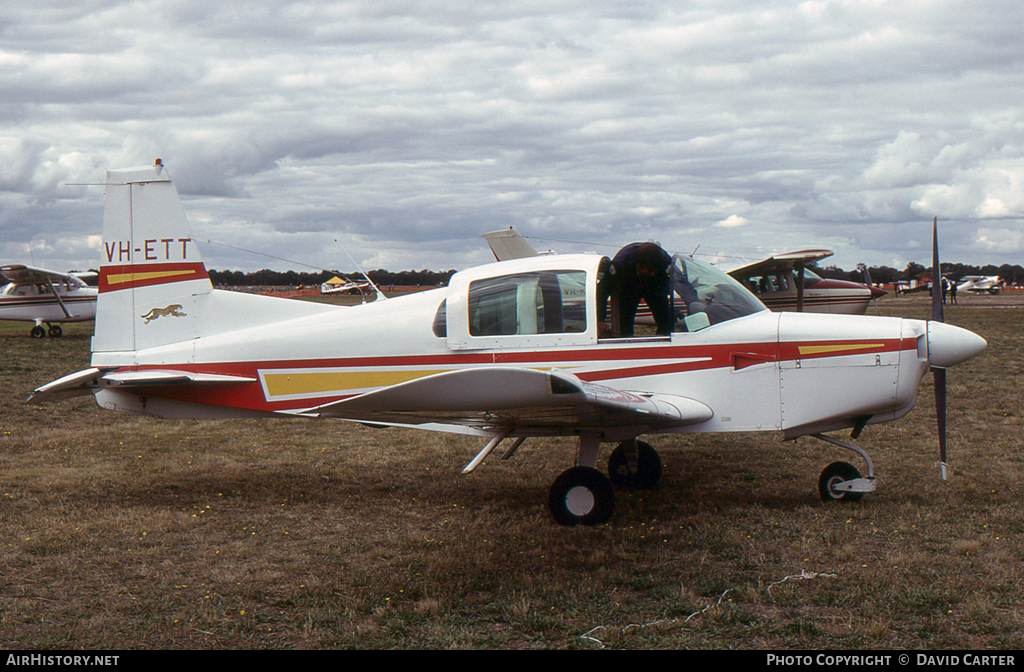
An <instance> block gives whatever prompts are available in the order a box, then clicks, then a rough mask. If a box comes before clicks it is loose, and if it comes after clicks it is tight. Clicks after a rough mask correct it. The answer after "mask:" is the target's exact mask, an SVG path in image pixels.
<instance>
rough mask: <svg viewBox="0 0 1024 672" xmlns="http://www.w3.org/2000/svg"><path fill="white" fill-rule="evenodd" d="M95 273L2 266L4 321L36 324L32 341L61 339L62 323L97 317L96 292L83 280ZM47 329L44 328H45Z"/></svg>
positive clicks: (0, 309)
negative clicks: (57, 337)
mask: <svg viewBox="0 0 1024 672" xmlns="http://www.w3.org/2000/svg"><path fill="white" fill-rule="evenodd" d="M88 277H95V273H59V272H57V271H48V270H46V269H45V268H36V267H34V266H24V265H22V264H9V265H6V266H0V280H5V281H6V282H7V284H6V285H5V286H4V287H3V288H2V289H0V320H18V321H21V322H35V326H34V327H32V330H31V332H30V333H31V334H32V338H43V337H44V336H46V334H47V332H49V334H50V336H55V337H56V336H60V335H61V334H63V333H64V330H63V329H61V326H60V323H61V322H84V321H86V320H91V319H93V318H94V317H96V288H95V287H90V286H88V285H87V284H86V283H85V281H84V280H83V278H88ZM44 324H45V325H46V328H45V329H44V328H43V325H44Z"/></svg>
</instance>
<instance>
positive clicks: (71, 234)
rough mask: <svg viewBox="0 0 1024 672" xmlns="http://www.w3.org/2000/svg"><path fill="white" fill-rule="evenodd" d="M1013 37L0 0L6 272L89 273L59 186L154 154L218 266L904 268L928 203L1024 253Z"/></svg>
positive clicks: (890, 9) (861, 22)
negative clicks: (770, 262) (637, 244)
mask: <svg viewBox="0 0 1024 672" xmlns="http://www.w3.org/2000/svg"><path fill="white" fill-rule="evenodd" d="M1022 25H1024V3H1022V2H1021V1H1020V0H982V1H981V2H979V1H978V0H899V1H895V0H894V1H892V2H887V1H886V0H810V1H808V2H799V1H782V0H718V1H715V0H693V1H686V0H675V1H673V2H660V1H644V0H636V1H633V2H630V1H629V0H616V1H614V2H609V1H607V0H505V1H502V2H488V1H486V0H472V1H471V2H470V1H467V2H463V1H461V0H353V1H346V0H338V1H327V0H323V1H318V0H310V1H305V2H288V1H287V0H225V1H223V2H210V0H137V1H119V0H102V1H100V0H33V2H25V3H10V2H8V3H4V6H3V8H2V9H0V262H4V263H11V262H23V263H26V262H34V263H35V264H36V265H41V266H46V267H48V268H55V269H59V270H65V269H70V268H76V269H81V268H87V267H96V266H97V265H98V262H99V258H100V250H101V249H102V248H101V244H100V236H99V234H100V232H101V224H102V200H103V190H102V187H100V186H80V185H88V184H90V183H92V184H95V183H98V182H102V180H103V177H104V170H105V169H107V168H123V167H128V166H136V165H148V164H152V162H153V160H154V159H155V158H157V157H159V158H161V159H163V161H164V163H165V165H167V166H168V169H169V171H170V174H171V176H172V177H173V179H174V180H175V183H176V184H177V186H178V189H179V191H180V192H181V194H182V197H183V200H184V202H185V208H186V212H187V213H188V216H189V220H190V222H191V223H192V227H193V233H194V235H195V236H196V237H197V238H199V239H201V240H210V241H212V242H211V243H208V244H203V245H201V246H200V248H201V250H202V252H203V254H204V256H205V258H206V261H207V265H208V266H209V267H210V268H216V269H241V270H256V269H259V268H275V269H278V270H287V269H293V270H309V268H327V269H340V270H343V271H347V270H352V269H354V267H355V264H358V265H360V266H361V267H363V268H366V269H367V270H368V269H373V268H386V269H390V270H406V269H422V268H427V269H432V270H443V269H448V268H465V267H467V266H471V265H474V264H477V263H482V262H486V261H489V260H490V259H491V257H490V254H489V252H488V250H487V248H486V244H485V243H484V241H483V239H482V238H480V234H481V233H484V232H486V231H491V230H496V229H502V228H507V227H509V226H513V227H515V228H516V229H517V230H519V231H520V232H521V233H523V234H524V235H526V236H527V237H529V238H531V242H533V244H534V245H535V246H536V247H539V248H553V249H556V250H559V251H564V252H573V251H585V250H597V251H602V252H606V253H614V251H615V249H616V248H617V247H619V246H620V245H622V244H625V243H627V242H631V241H634V240H657V241H660V242H661V243H662V244H663V245H664V246H665V247H667V248H669V249H671V250H673V251H683V252H687V253H689V252H692V251H693V250H694V249H697V248H698V246H699V249H698V254H702V255H703V254H707V255H720V256H721V263H723V264H725V265H736V263H735V262H736V260H738V259H740V258H746V259H749V260H751V261H753V260H756V259H758V258H761V257H763V256H766V255H767V254H770V253H773V252H783V251H788V250H794V249H802V248H807V247H825V248H829V249H833V250H835V252H836V254H835V257H834V258H833V259H832V260H830V261H833V262H834V263H835V264H836V265H838V266H841V267H843V268H846V269H852V268H854V267H855V266H856V264H857V263H859V262H866V263H868V264H871V265H881V264H885V265H890V266H895V267H897V268H900V269H902V268H904V267H905V266H906V264H907V263H908V262H909V261H919V262H926V261H927V260H928V258H929V254H930V252H929V249H930V235H931V230H930V224H931V221H932V218H933V217H936V216H937V217H938V218H939V222H940V227H941V228H940V237H941V242H942V244H943V250H942V251H943V258H944V259H945V260H948V261H961V262H964V263H975V264H983V263H995V264H1002V263H1011V264H1024V111H1022V107H1021V105H1022V101H1024V81H1022V80H1024V40H1022V39H1021V35H1020V31H1021V26H1022ZM235 248H241V250H239V249H235ZM242 250H247V251H242ZM267 255H269V256H267ZM349 256H351V257H352V259H353V261H350V260H349ZM708 258H711V257H708ZM296 262H298V263H296ZM826 263H827V262H826ZM300 264H305V266H302V265H300Z"/></svg>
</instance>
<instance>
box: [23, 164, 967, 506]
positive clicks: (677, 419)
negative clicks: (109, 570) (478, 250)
mask: <svg viewBox="0 0 1024 672" xmlns="http://www.w3.org/2000/svg"><path fill="white" fill-rule="evenodd" d="M106 185H107V186H106V197H105V207H104V216H103V240H104V249H105V257H104V259H103V260H102V264H101V268H100V295H99V305H98V312H97V316H96V331H95V337H94V338H93V342H92V362H91V367H90V368H88V369H85V370H84V371H79V372H77V373H73V374H70V375H68V376H65V377H63V378H61V379H59V380H56V381H53V382H51V383H48V384H45V385H43V386H41V387H39V388H37V389H36V390H35V392H34V394H33V395H32V396H31V397H30V398H29V400H28V401H29V402H30V403H38V402H42V401H47V400H58V399H62V398H66V397H72V396H76V395H83V394H93V395H95V399H96V401H97V403H98V404H99V405H100V406H102V407H104V408H107V409H112V410H119V411H128V412H134V413H141V414H146V415H151V416H156V417H162V418H226V417H333V418H341V419H345V420H351V421H358V422H361V423H366V424H370V425H372V426H401V427H415V428H420V429H426V430H437V431H446V432H455V433H461V434H468V435H473V436H478V437H482V438H484V439H486V440H487V442H486V445H485V446H484V447H483V449H482V450H481V451H480V453H479V454H478V455H476V457H474V458H473V459H472V460H471V461H470V462H469V463H468V464H467V465H466V467H465V468H464V469H463V472H464V473H468V472H472V471H473V470H474V469H476V468H477V467H478V466H479V465H480V464H481V463H482V462H483V461H484V460H485V459H486V458H487V456H488V455H489V454H490V453H491V452H492V451H494V450H495V449H496V448H497V447H498V446H499V444H501V443H502V442H504V441H506V440H508V441H509V442H510V445H508V447H507V448H505V449H504V450H503V454H502V457H503V458H506V459H507V458H510V457H512V455H513V454H514V453H516V451H517V450H518V449H519V448H520V446H521V445H522V444H523V442H524V441H526V440H527V439H529V438H531V437H543V436H575V437H578V448H577V450H576V456H575V464H574V466H572V467H570V468H569V469H567V470H566V471H564V472H563V473H562V474H561V475H559V476H558V477H557V478H556V479H555V481H554V483H553V485H552V486H551V488H550V490H549V496H548V506H549V508H550V511H551V513H552V515H553V516H554V518H555V520H556V521H557V522H558V523H560V524H563V525H594V524H599V523H603V522H605V521H607V520H608V519H609V518H610V517H611V515H612V512H613V510H614V501H615V495H614V487H615V486H618V487H622V488H649V487H652V486H654V485H655V484H657V482H658V480H659V478H660V476H661V459H660V457H659V455H658V453H657V452H656V451H655V449H654V448H653V447H652V446H651V445H650V444H648V443H646V442H644V441H642V440H639V437H641V436H644V435H648V434H658V433H671V432H754V431H772V432H776V433H780V434H781V435H782V436H783V437H784V438H787V439H795V438H796V437H800V436H807V435H810V436H815V437H817V438H819V439H821V440H823V441H826V442H829V443H831V444H834V445H836V446H839V447H842V448H845V449H848V450H850V451H853V452H855V453H857V454H858V455H860V457H861V458H863V460H864V461H865V463H866V465H867V475H866V476H864V477H862V476H861V473H860V471H859V470H858V469H856V468H855V467H854V466H852V465H851V464H849V463H847V462H835V463H833V464H831V465H829V466H827V467H826V468H825V470H824V471H823V472H822V474H821V477H820V479H819V488H818V489H819V493H820V495H821V496H822V498H823V499H825V500H855V499H859V498H861V497H863V496H864V494H865V493H868V492H872V491H873V490H874V489H875V473H874V469H873V466H872V462H871V459H870V457H869V456H868V455H867V453H866V452H864V451H863V450H861V449H860V448H859V447H857V446H855V445H853V444H850V443H847V442H846V441H843V440H840V439H837V438H834V437H832V436H829V435H826V434H825V432H830V431H838V430H843V429H849V428H853V430H854V431H853V436H854V438H855V437H856V436H858V435H859V434H860V432H861V431H862V430H863V429H864V428H865V427H866V426H868V425H871V424H874V423H880V422H888V421H892V420H896V419H897V418H899V417H901V416H903V415H905V414H906V413H908V412H909V411H910V409H911V408H912V407H913V405H914V402H915V399H916V396H917V387H918V384H919V382H920V380H921V378H922V376H924V374H925V373H926V372H927V371H928V370H929V368H931V369H932V370H934V371H936V372H938V371H941V372H942V374H943V378H942V384H941V385H939V380H938V373H936V390H937V391H940V392H941V399H942V405H941V406H940V407H939V408H940V413H939V419H940V422H944V420H945V411H944V408H945V406H944V399H945V385H944V380H945V378H944V374H945V368H946V367H949V366H953V365H955V364H958V363H960V362H963V361H965V360H967V359H969V358H971V357H973V356H975V355H977V354H978V353H979V352H981V351H982V350H983V349H984V347H985V345H986V344H985V341H984V340H983V339H982V338H980V337H979V336H977V335H976V334H974V333H972V332H970V331H967V330H965V329H961V328H958V327H954V326H950V325H946V324H944V323H942V322H941V320H938V319H935V320H930V321H925V320H912V319H899V318H888V317H866V316H852V315H817V314H812V313H773V312H771V311H769V310H767V309H766V308H765V307H764V305H763V304H762V303H761V302H760V301H758V300H757V298H756V297H755V296H754V295H753V294H751V293H750V292H749V291H747V290H746V289H745V288H744V287H743V286H742V285H740V284H739V283H738V282H736V281H735V280H733V279H732V278H730V277H729V276H728V275H726V274H725V273H722V272H721V271H718V270H717V269H715V268H713V267H710V266H706V265H703V264H700V263H698V262H695V261H693V260H692V259H689V258H684V257H676V258H675V259H674V260H673V265H672V268H673V276H674V278H673V279H674V281H675V282H677V283H686V284H687V285H689V288H692V290H693V291H694V292H695V293H696V294H697V296H698V299H699V300H698V301H694V302H692V303H691V304H690V306H688V307H686V315H685V316H684V317H683V318H682V319H680V320H679V321H678V323H677V324H676V328H675V330H674V332H673V333H672V334H671V335H670V336H655V337H642V338H602V337H600V336H599V331H598V324H597V298H596V297H597V282H598V279H599V278H598V276H599V274H600V273H601V269H602V268H603V267H604V264H605V263H606V260H607V258H606V257H602V256H601V255H598V254H580V255H539V256H536V257H531V258H529V259H517V260H513V261H507V262H499V263H493V264H488V265H485V266H480V267H476V268H470V269H467V270H464V271H461V272H459V273H456V274H455V275H454V276H452V278H451V281H450V283H449V285H448V286H447V287H444V288H437V289H433V290H428V291H424V292H420V293H416V294H412V295H407V296H404V297H399V298H392V299H389V300H388V301H383V302H373V303H367V304H363V305H360V306H355V307H350V308H337V307H333V306H325V305H322V304H313V303H307V302H300V301H290V300H287V299H278V298H274V297H263V296H254V295H248V294H236V293H233V292H226V291H218V290H214V289H213V288H212V286H211V284H210V281H209V278H208V276H207V272H206V267H205V265H204V264H203V261H202V258H201V257H200V254H199V249H198V248H197V246H196V244H195V241H194V240H193V238H192V234H191V231H190V229H189V225H188V222H187V221H186V218H185V213H184V211H183V209H182V206H181V203H180V200H179V198H178V194H177V191H176V190H175V188H174V185H173V184H172V182H171V180H170V178H169V177H168V175H167V171H166V169H165V167H164V166H163V165H162V164H160V163H159V162H158V163H157V164H156V165H155V166H152V167H144V168H135V169H125V170H116V171H109V172H108V173H107V179H106ZM689 288H687V289H689ZM569 290H571V291H569ZM938 310H939V311H940V313H939V314H940V315H941V304H939V306H938ZM325 334H329V335H330V337H329V338H328V337H325ZM837 381H842V383H843V384H842V385H841V386H840V387H841V388H842V393H841V394H837V393H836V391H837V389H838V387H837V384H836V383H837ZM937 398H938V397H937ZM603 443H615V444H618V445H617V447H616V448H615V449H614V450H613V451H612V452H611V455H610V458H609V459H608V470H607V474H606V473H605V472H604V471H601V470H599V469H598V468H597V467H598V458H599V449H600V447H601V445H602V444H603ZM944 451H945V444H944V434H940V455H941V459H942V462H943V466H944V463H945V453H944Z"/></svg>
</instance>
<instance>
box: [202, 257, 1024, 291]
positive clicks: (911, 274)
mask: <svg viewBox="0 0 1024 672" xmlns="http://www.w3.org/2000/svg"><path fill="white" fill-rule="evenodd" d="M812 268H813V269H814V271H815V272H816V273H817V274H818V275H820V276H822V277H824V278H832V279H835V280H851V281H853V282H864V265H863V264H861V265H860V266H859V267H858V268H857V269H855V270H852V271H846V270H843V269H842V268H839V267H837V266H822V267H812ZM867 270H868V273H869V274H870V276H871V282H873V283H876V284H885V285H892V284H895V283H896V281H897V280H911V279H913V278H917V277H919V276H921V274H930V273H931V268H929V267H927V266H922V265H921V264H919V263H917V262H914V261H912V262H910V263H909V264H907V267H906V268H905V269H903V270H902V271H900V270H897V269H895V268H892V267H889V266H870V267H868V269H867ZM455 272H456V271H455V270H454V269H452V270H448V271H428V270H422V271H398V272H392V271H385V270H384V269H377V270H375V271H370V272H368V273H367V275H368V276H369V277H370V280H372V281H373V283H374V284H375V285H377V286H378V287H386V286H390V285H395V286H400V287H401V286H420V287H437V286H440V285H447V284H448V280H449V279H450V278H451V277H452V275H453V274H454V273H455ZM209 273H210V281H211V282H212V283H213V284H214V285H215V286H219V287H253V286H289V287H300V286H317V287H319V286H320V285H321V284H322V283H324V282H327V281H328V280H330V279H331V278H333V277H334V276H338V277H339V278H343V279H350V280H356V281H360V280H362V279H363V278H362V276H360V275H358V274H356V273H342V272H340V271H320V272H319V273H299V272H296V271H271V270H269V269H263V270H261V271H254V272H250V273H242V272H241V271H216V270H212V271H210V272H209ZM942 274H943V275H944V276H945V277H947V278H950V279H953V280H958V279H960V278H962V277H963V276H965V275H998V276H999V277H1000V278H1001V279H1002V280H1004V281H1005V282H1006V284H1007V285H1013V284H1016V285H1024V267H1022V266H1020V265H1019V264H1016V265H1010V264H1003V265H1002V266H995V265H993V264H988V265H985V266H972V265H970V264H960V263H945V262H944V263H943V264H942Z"/></svg>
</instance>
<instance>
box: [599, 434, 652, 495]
mask: <svg viewBox="0 0 1024 672" xmlns="http://www.w3.org/2000/svg"><path fill="white" fill-rule="evenodd" d="M627 444H628V442H626V441H623V442H622V443H620V444H619V445H618V446H616V447H615V450H613V451H612V454H611V456H610V457H609V458H608V476H609V477H610V478H611V481H612V485H614V486H615V487H617V488H624V489H626V490H650V489H651V488H653V487H655V486H656V485H658V481H660V480H661V456H660V455H658V451H656V450H655V449H654V446H652V445H651V444H649V443H647V442H646V441H637V442H636V462H635V464H631V462H632V461H631V460H630V455H629V446H628V445H627Z"/></svg>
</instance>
